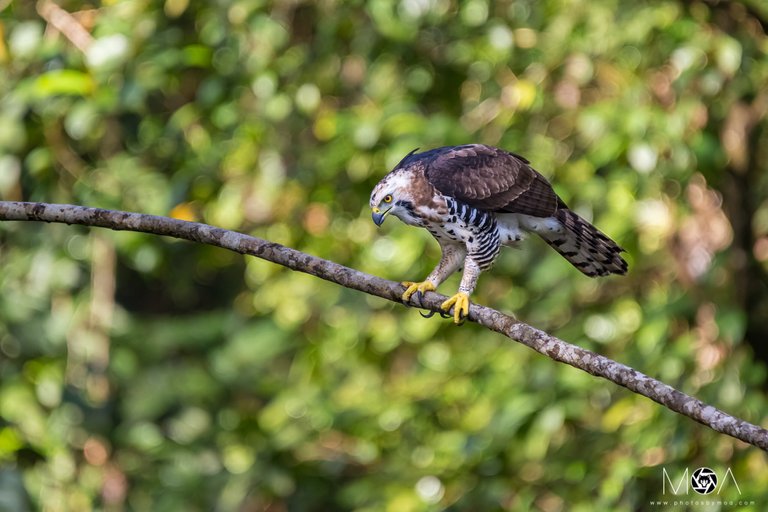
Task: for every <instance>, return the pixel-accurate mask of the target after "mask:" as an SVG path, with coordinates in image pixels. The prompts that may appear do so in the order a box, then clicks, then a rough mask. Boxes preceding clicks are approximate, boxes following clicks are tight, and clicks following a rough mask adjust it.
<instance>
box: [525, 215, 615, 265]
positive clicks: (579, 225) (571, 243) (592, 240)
mask: <svg viewBox="0 0 768 512" xmlns="http://www.w3.org/2000/svg"><path fill="white" fill-rule="evenodd" d="M554 217H555V219H557V220H558V221H559V222H560V224H562V226H563V228H564V229H562V230H558V231H544V230H542V231H538V232H537V234H538V235H539V236H540V237H541V238H543V239H544V241H545V242H547V243H548V244H549V245H550V246H551V247H552V248H553V249H554V250H556V251H557V252H559V253H560V254H561V255H562V256H563V257H564V258H565V259H567V260H568V261H570V262H571V264H572V265H573V266H574V267H576V268H577V269H579V270H580V271H581V272H583V273H584V274H586V275H588V276H589V277H597V276H606V275H608V274H621V275H623V274H626V273H627V262H626V261H624V258H622V257H621V256H620V253H622V252H624V249H622V248H621V247H619V246H618V245H617V244H616V242H614V241H613V240H611V239H610V238H608V237H607V236H606V235H604V234H603V233H602V232H601V231H600V230H599V229H597V228H596V227H595V226H593V225H592V224H590V223H589V222H587V221H586V220H584V219H582V218H581V217H579V216H578V215H576V214H575V213H574V212H572V211H571V210H569V209H568V208H562V207H561V208H559V209H558V210H557V212H556V213H555V215H554Z"/></svg>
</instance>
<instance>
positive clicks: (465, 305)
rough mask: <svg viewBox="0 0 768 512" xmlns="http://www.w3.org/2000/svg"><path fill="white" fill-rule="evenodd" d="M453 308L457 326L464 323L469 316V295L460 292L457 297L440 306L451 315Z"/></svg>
mask: <svg viewBox="0 0 768 512" xmlns="http://www.w3.org/2000/svg"><path fill="white" fill-rule="evenodd" d="M451 306H453V321H454V323H457V324H462V323H464V319H465V318H466V317H467V316H468V315H469V295H467V294H466V293H464V292H458V293H457V294H456V295H454V296H453V297H451V298H450V299H448V300H447V301H445V302H443V303H442V304H440V309H442V310H443V311H445V312H446V313H449V312H450V311H451Z"/></svg>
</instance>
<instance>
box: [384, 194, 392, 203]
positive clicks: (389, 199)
mask: <svg viewBox="0 0 768 512" xmlns="http://www.w3.org/2000/svg"><path fill="white" fill-rule="evenodd" d="M384 202H385V203H391V202H392V196H390V195H386V196H384Z"/></svg>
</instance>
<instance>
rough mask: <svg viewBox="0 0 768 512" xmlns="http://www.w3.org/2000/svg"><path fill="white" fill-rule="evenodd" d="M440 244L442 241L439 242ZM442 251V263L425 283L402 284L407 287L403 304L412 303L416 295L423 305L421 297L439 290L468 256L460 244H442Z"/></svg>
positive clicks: (405, 282) (408, 282) (410, 282)
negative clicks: (412, 298)
mask: <svg viewBox="0 0 768 512" xmlns="http://www.w3.org/2000/svg"><path fill="white" fill-rule="evenodd" d="M438 242H440V241H439V240H438ZM440 249H441V250H442V256H441V257H440V262H439V263H438V264H437V266H436V267H435V269H434V270H433V271H432V272H431V273H430V274H429V275H428V276H427V278H426V279H425V280H424V281H421V282H414V281H404V282H403V283H402V285H403V286H405V291H404V292H403V296H402V298H403V302H408V301H410V299H411V296H412V295H414V294H415V295H416V298H417V299H418V302H419V304H421V296H422V295H423V294H424V293H426V292H429V291H433V290H435V289H437V287H438V286H439V285H440V283H442V282H443V281H445V280H446V279H448V276H450V275H451V274H453V273H454V272H456V270H457V269H458V268H459V266H461V263H462V261H464V257H465V256H466V255H467V251H466V249H465V248H464V247H463V246H462V245H459V244H447V243H446V244H444V243H440Z"/></svg>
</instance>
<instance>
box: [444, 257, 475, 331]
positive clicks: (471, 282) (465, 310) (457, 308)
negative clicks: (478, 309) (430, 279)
mask: <svg viewBox="0 0 768 512" xmlns="http://www.w3.org/2000/svg"><path fill="white" fill-rule="evenodd" d="M480 271H481V269H480V265H478V264H477V263H476V262H475V260H474V259H472V257H467V258H466V259H465V260H464V274H463V275H462V276H461V283H460V284H459V291H458V292H457V293H456V295H454V296H453V297H451V298H450V299H448V300H446V301H445V302H443V303H442V304H441V305H440V309H442V310H443V311H445V312H446V313H450V311H451V307H453V321H454V322H455V323H457V324H462V323H464V319H465V318H466V317H467V316H468V315H469V296H470V295H471V294H472V292H473V291H474V290H475V285H477V278H478V277H480Z"/></svg>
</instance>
